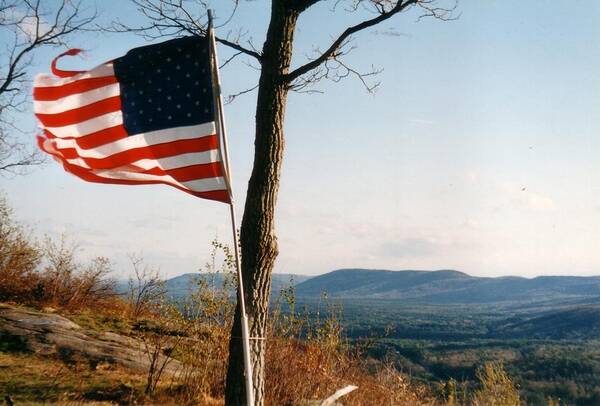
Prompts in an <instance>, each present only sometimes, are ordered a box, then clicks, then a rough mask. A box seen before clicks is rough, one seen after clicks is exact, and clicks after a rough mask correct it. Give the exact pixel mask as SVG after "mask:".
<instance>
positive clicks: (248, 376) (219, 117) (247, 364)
mask: <svg viewBox="0 0 600 406" xmlns="http://www.w3.org/2000/svg"><path fill="white" fill-rule="evenodd" d="M208 37H209V41H210V50H211V58H212V64H213V70H214V76H213V75H211V78H214V80H213V96H214V98H215V108H216V109H217V112H216V113H217V114H216V115H215V118H216V121H217V122H216V128H217V134H218V135H219V141H220V144H221V145H222V147H223V148H222V153H223V162H224V167H225V168H224V169H225V181H226V182H227V188H228V189H229V213H230V215H231V231H232V233H233V247H234V252H235V267H236V270H237V276H238V283H239V290H238V293H239V304H240V322H241V324H242V348H243V353H244V372H245V374H244V375H245V376H244V377H245V386H246V404H247V406H254V390H253V383H252V362H251V360H250V334H249V331H248V316H247V314H246V302H245V296H244V281H243V278H242V266H241V261H240V246H239V241H238V235H237V224H236V217H235V201H234V198H233V180H232V176H231V167H230V165H229V151H228V149H227V131H226V128H225V116H224V114H223V99H222V97H221V80H220V78H219V65H218V59H217V46H216V43H215V35H214V31H213V18H212V10H208ZM221 141H222V142H221Z"/></svg>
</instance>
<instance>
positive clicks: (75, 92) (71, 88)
mask: <svg viewBox="0 0 600 406" xmlns="http://www.w3.org/2000/svg"><path fill="white" fill-rule="evenodd" d="M79 52H80V51H79V50H77V49H74V50H69V51H67V52H65V53H64V54H61V55H59V56H58V57H57V58H56V59H54V61H52V73H53V74H54V76H52V75H44V74H41V75H38V76H37V77H36V78H35V82H34V89H33V99H34V111H35V115H36V116H37V117H38V119H39V122H40V127H41V128H42V134H41V135H40V136H38V145H39V147H40V148H41V149H42V150H43V151H45V152H47V153H48V154H51V155H52V156H53V157H54V158H55V159H56V160H57V161H59V162H60V163H61V164H62V165H63V167H64V169H65V170H66V171H67V172H70V173H72V174H74V175H75V176H78V177H79V178H81V179H83V180H86V181H88V182H97V183H113V184H125V185H139V184H156V183H162V184H167V185H171V186H174V187H176V188H178V189H181V190H183V191H185V192H188V193H190V194H192V195H194V196H198V197H201V198H206V199H211V200H218V201H222V202H229V192H228V189H227V182H226V181H225V178H224V173H223V165H222V162H221V157H220V153H219V143H218V138H217V135H216V130H215V123H214V122H210V123H205V124H200V125H194V126H187V127H175V128H169V129H164V130H158V131H152V132H148V133H145V134H136V135H133V136H130V135H128V134H127V131H126V130H125V127H124V126H123V115H122V112H121V99H120V88H119V83H118V81H117V78H116V77H115V73H114V69H113V65H112V63H105V64H103V65H100V66H98V67H96V68H94V69H92V70H90V71H83V72H79V71H64V70H60V69H58V68H56V61H57V60H58V59H59V58H60V57H62V56H64V55H76V54H77V53H79Z"/></svg>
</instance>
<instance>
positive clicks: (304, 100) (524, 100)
mask: <svg viewBox="0 0 600 406" xmlns="http://www.w3.org/2000/svg"><path fill="white" fill-rule="evenodd" d="M88 3H89V6H90V7H94V6H95V7H97V8H98V10H100V11H101V12H102V20H103V21H104V22H106V21H110V20H111V19H113V18H115V16H121V18H122V19H123V18H124V17H122V16H125V18H126V19H127V20H126V21H129V22H131V23H135V22H137V21H141V20H140V17H139V15H138V14H136V12H135V10H134V9H132V8H131V7H130V6H129V5H128V4H127V3H126V2H124V1H123V2H121V1H103V2H100V1H98V2H93V1H88V2H87V3H86V4H88ZM214 3H215V4H217V3H219V2H214ZM329 3H330V2H325V4H324V5H322V6H319V7H315V8H313V9H311V10H309V11H308V12H307V13H306V14H305V15H303V16H302V18H301V19H300V21H299V27H298V31H297V36H296V38H297V43H296V46H295V52H296V58H295V63H296V64H298V63H301V62H302V60H303V57H304V55H306V54H307V53H310V52H311V50H312V49H314V48H315V47H321V48H324V47H325V46H327V44H328V43H329V41H330V40H331V38H332V37H333V36H335V34H336V33H339V32H340V31H341V30H342V29H343V28H344V26H346V25H347V24H352V23H354V22H356V21H358V18H360V16H359V15H352V14H347V13H344V12H337V13H332V12H331V11H330V10H329V9H328V4H329ZM548 4H549V3H548V2H545V1H527V2H518V1H509V2H506V1H483V2H481V1H474V0H471V1H466V0H465V1H462V2H461V3H460V4H459V8H458V12H459V13H460V18H459V19H458V20H457V21H452V22H441V21H436V20H433V19H422V20H420V21H418V19H417V17H418V13H416V12H415V11H413V12H410V13H407V14H405V15H401V16H399V17H397V18H395V19H394V20H393V21H390V22H387V23H385V24H384V25H381V26H378V27H376V28H375V29H372V30H368V31H366V32H364V33H362V34H360V35H359V36H357V37H356V40H355V45H357V49H356V50H355V51H354V52H353V53H352V54H351V55H349V57H348V59H347V60H348V61H349V62H351V63H352V65H353V66H355V67H356V68H357V69H359V70H365V71H366V70H369V68H370V67H371V65H375V66H376V67H378V68H383V69H384V70H383V72H382V73H381V74H380V75H379V77H378V78H377V80H379V81H381V82H382V83H381V87H380V89H379V90H378V91H377V93H376V94H375V95H370V94H368V93H367V92H365V90H364V89H363V88H362V86H361V84H360V83H359V82H358V81H357V80H353V79H352V78H348V79H347V80H345V81H344V82H342V83H338V84H332V83H325V82H324V83H322V84H321V85H320V86H318V88H319V89H320V90H322V91H323V94H310V95H307V94H291V95H290V98H289V103H288V107H287V120H286V126H285V129H286V137H287V139H286V152H285V162H284V169H283V177H282V181H281V182H282V183H281V193H280V198H279V203H278V209H277V233H278V236H279V242H280V256H279V259H278V261H277V264H276V271H277V272H290V273H302V274H318V273H324V272H327V271H330V270H333V269H337V268H342V267H368V268H386V269H441V268H444V269H448V268H452V269H457V270H461V271H465V272H467V273H470V274H473V275H484V276H494V275H508V274H510V275H521V276H535V275H541V274H571V275H572V274H577V275H592V274H600V159H599V157H600V137H599V136H598V134H600V113H599V111H600V110H599V106H600V76H599V75H598V74H597V72H598V71H599V69H600V43H599V42H598V38H600V35H599V34H600V28H598V24H597V22H598V21H599V17H600V3H598V2H595V1H578V2H573V1H566V0H564V1H555V2H552V7H550V6H549V5H548ZM268 12H269V7H268V2H267V1H263V0H258V1H252V2H247V3H242V6H241V9H240V12H239V14H238V16H237V17H236V19H235V20H234V21H233V27H238V26H239V27H244V28H245V29H247V30H248V31H249V33H250V36H251V37H252V39H253V42H254V44H255V46H257V47H260V45H261V44H262V41H263V38H264V32H265V30H266V21H267V19H268ZM217 13H221V15H223V14H224V10H219V9H218V8H217ZM218 15H219V14H218ZM223 30H224V29H223ZM389 32H393V33H395V34H396V35H385V34H382V33H389ZM144 43H145V42H144V40H143V39H141V38H139V37H136V36H133V35H127V34H123V35H119V36H107V35H103V34H97V33H86V34H81V35H79V36H76V37H74V38H72V39H71V44H72V46H74V47H81V48H85V49H86V50H88V55H87V57H86V58H84V59H81V58H72V60H71V61H68V62H67V61H65V63H64V65H63V66H65V67H71V68H91V67H93V66H94V65H96V64H98V63H100V62H103V61H105V60H108V59H111V58H114V57H116V56H119V55H122V54H123V53H125V52H126V51H127V50H128V49H130V48H132V47H135V46H138V45H142V44H144ZM57 53H58V50H56V49H53V50H47V51H44V52H40V53H39V54H38V55H37V57H36V60H35V65H34V66H32V68H31V72H32V73H35V72H40V71H48V70H49V63H50V60H51V58H52V57H53V56H54V55H55V54H57ZM220 53H221V56H222V58H224V57H226V55H227V54H228V51H227V50H226V49H220ZM221 75H222V81H223V86H224V93H225V94H229V93H234V92H237V91H239V90H242V89H244V88H245V87H249V86H253V85H254V83H255V81H256V78H257V74H256V72H255V71H253V70H252V69H251V68H248V67H247V66H246V65H244V64H243V63H241V64H232V65H230V66H228V67H226V68H225V69H224V70H223V71H222V73H221ZM255 98H256V94H255V93H251V94H248V95H245V96H242V97H240V98H239V99H237V100H236V101H235V102H234V103H232V104H230V105H227V106H226V116H227V120H228V123H227V124H228V127H229V137H230V143H231V152H232V165H233V170H234V176H235V179H234V181H235V185H236V195H237V196H238V201H239V207H238V215H239V216H241V214H242V212H241V208H242V207H243V200H244V195H245V187H246V183H247V180H248V177H249V174H250V169H251V164H252V162H251V159H252V148H253V136H254V134H253V128H254V122H253V119H254V113H255V112H254V103H255ZM19 119H20V120H21V122H22V123H23V126H25V127H28V128H33V127H34V125H35V124H34V121H33V119H32V114H31V112H28V113H27V114H24V115H22V116H20V117H19ZM31 138H32V139H33V136H32V137H31ZM0 189H2V190H4V191H5V193H6V194H7V195H8V196H9V199H10V201H11V203H12V205H13V206H14V207H15V209H16V214H17V216H18V217H19V218H20V219H21V220H23V221H25V222H27V223H29V224H31V225H32V226H33V227H35V228H36V229H37V230H38V232H39V233H40V234H44V233H49V234H55V233H60V232H65V233H66V234H68V235H69V236H71V237H72V239H73V240H76V241H79V242H80V246H81V247H82V255H84V256H94V255H105V256H108V257H111V258H113V259H114V262H115V268H116V270H117V273H118V275H127V273H128V272H129V269H128V266H127V260H126V255H127V254H128V253H138V254H142V255H143V256H144V257H145V258H146V260H147V261H148V262H150V263H154V264H156V265H158V266H160V268H161V270H162V272H163V273H164V274H165V275H167V276H173V275H177V274H181V273H185V272H193V271H195V270H197V269H198V268H199V267H201V266H202V264H203V263H204V262H205V260H206V259H207V253H208V251H209V248H210V244H209V243H210V241H211V239H213V238H214V237H215V235H217V236H218V237H219V238H220V239H222V240H224V241H229V240H230V237H229V228H228V225H229V222H228V211H227V207H226V206H224V205H221V204H219V203H215V202H210V201H203V200H198V199H195V198H193V197H191V196H188V195H186V194H184V193H181V192H179V191H177V190H175V189H171V188H168V187H166V186H148V187H146V186H144V187H123V186H115V185H97V184H87V183H85V182H83V181H80V180H79V179H76V178H74V177H72V176H70V175H68V174H66V173H64V172H63V171H62V170H61V169H60V167H59V166H58V165H57V164H55V163H53V162H49V163H48V164H47V165H45V166H44V167H42V168H40V169H36V170H35V171H33V172H32V173H31V174H30V175H27V176H23V177H15V178H12V179H7V178H0Z"/></svg>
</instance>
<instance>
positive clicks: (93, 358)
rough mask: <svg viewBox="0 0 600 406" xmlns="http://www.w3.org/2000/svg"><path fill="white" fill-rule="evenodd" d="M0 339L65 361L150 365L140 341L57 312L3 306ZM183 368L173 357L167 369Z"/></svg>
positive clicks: (134, 366)
mask: <svg viewBox="0 0 600 406" xmlns="http://www.w3.org/2000/svg"><path fill="white" fill-rule="evenodd" d="M0 338H1V339H2V340H8V339H10V340H11V341H13V342H18V343H19V347H20V348H22V349H23V350H26V351H30V352H34V353H37V354H40V355H57V356H59V357H61V358H62V359H64V360H69V359H81V358H83V359H85V360H88V361H89V362H90V364H92V365H97V364H99V363H109V364H117V365H121V366H124V367H126V368H130V369H134V370H138V371H147V370H148V367H149V365H150V361H149V360H148V357H147V355H146V353H145V352H144V351H143V348H144V346H143V344H142V343H141V342H140V341H138V340H135V339H132V338H130V337H126V336H122V335H119V334H115V333H109V332H103V333H98V332H94V331H89V330H87V331H86V330H84V329H83V328H81V327H80V326H79V325H77V324H75V323H73V322H72V321H71V320H69V319H67V318H65V317H62V316H59V315H57V314H50V313H40V312H35V311H31V310H26V309H22V308H16V307H0ZM163 359H164V358H163ZM180 368H181V364H180V362H179V361H177V360H174V359H172V360H170V361H169V363H168V364H167V367H166V368H165V370H166V371H167V372H169V373H175V372H176V371H177V370H180Z"/></svg>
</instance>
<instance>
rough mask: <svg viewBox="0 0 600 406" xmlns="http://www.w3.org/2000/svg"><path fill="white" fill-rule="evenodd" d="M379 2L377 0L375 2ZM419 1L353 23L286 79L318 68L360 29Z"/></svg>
mask: <svg viewBox="0 0 600 406" xmlns="http://www.w3.org/2000/svg"><path fill="white" fill-rule="evenodd" d="M375 3H376V4H377V2H375ZM417 3H419V0H405V1H398V2H397V3H396V4H395V6H393V7H392V8H391V9H389V11H383V12H381V14H379V15H378V16H377V17H374V18H371V19H369V20H365V21H363V22H361V23H359V24H356V25H353V26H351V27H348V28H346V30H344V32H343V33H342V34H341V35H340V36H339V37H337V39H336V40H335V41H333V43H332V44H331V45H330V46H329V48H327V50H326V51H325V52H323V53H322V54H321V55H320V56H318V57H317V58H315V59H313V60H312V61H310V62H308V63H306V64H304V65H302V66H300V67H299V68H296V69H295V70H293V71H292V72H290V73H288V74H287V75H286V76H285V81H286V82H287V83H292V82H293V81H294V80H296V79H297V78H299V77H300V76H302V75H304V74H306V73H308V72H309V71H311V70H313V69H315V68H317V67H318V66H319V65H321V64H323V63H324V62H325V61H327V60H328V59H331V58H333V57H335V56H336V52H338V50H339V49H340V47H341V46H342V45H343V44H344V43H345V42H346V41H347V40H348V39H349V38H350V37H351V36H352V34H355V33H357V32H359V31H362V30H364V29H366V28H369V27H372V26H374V25H377V24H379V23H381V22H383V21H385V20H387V19H389V18H391V17H393V16H394V15H396V14H398V13H400V12H402V11H404V10H406V8H407V7H409V6H412V5H414V4H417Z"/></svg>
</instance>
